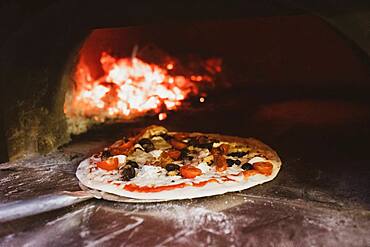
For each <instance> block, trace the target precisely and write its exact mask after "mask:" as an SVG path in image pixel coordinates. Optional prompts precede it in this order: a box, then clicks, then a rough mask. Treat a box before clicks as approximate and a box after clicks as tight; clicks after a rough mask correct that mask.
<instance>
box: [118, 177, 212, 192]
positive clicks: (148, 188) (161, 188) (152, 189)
mask: <svg viewBox="0 0 370 247" xmlns="http://www.w3.org/2000/svg"><path fill="white" fill-rule="evenodd" d="M211 182H217V180H216V179H214V178H211V179H209V180H206V181H202V182H198V183H195V182H193V183H192V184H187V183H180V184H173V185H163V186H155V187H151V186H139V185H136V184H126V185H125V186H124V187H123V189H125V190H128V191H131V192H160V191H165V190H173V189H178V188H184V187H186V186H194V187H203V186H204V185H206V184H208V183H211Z"/></svg>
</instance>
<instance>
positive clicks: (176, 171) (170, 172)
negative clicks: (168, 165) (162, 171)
mask: <svg viewBox="0 0 370 247" xmlns="http://www.w3.org/2000/svg"><path fill="white" fill-rule="evenodd" d="M177 175H179V170H174V171H169V172H167V176H177ZM172 181H173V182H175V181H174V180H172Z"/></svg>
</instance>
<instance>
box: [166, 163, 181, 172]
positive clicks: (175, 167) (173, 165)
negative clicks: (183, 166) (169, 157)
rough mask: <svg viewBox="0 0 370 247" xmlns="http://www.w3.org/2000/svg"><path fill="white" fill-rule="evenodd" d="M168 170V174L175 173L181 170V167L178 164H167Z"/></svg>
mask: <svg viewBox="0 0 370 247" xmlns="http://www.w3.org/2000/svg"><path fill="white" fill-rule="evenodd" d="M166 170H167V171H168V172H170V171H175V170H180V166H179V165H176V164H167V165H166Z"/></svg>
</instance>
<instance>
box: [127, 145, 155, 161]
mask: <svg viewBox="0 0 370 247" xmlns="http://www.w3.org/2000/svg"><path fill="white" fill-rule="evenodd" d="M128 158H129V159H130V160H133V161H135V162H136V163H138V164H139V165H144V164H146V163H150V162H154V160H155V157H153V155H151V154H150V153H146V152H144V151H142V150H140V149H136V150H135V151H134V152H133V153H131V154H130V155H129V156H128Z"/></svg>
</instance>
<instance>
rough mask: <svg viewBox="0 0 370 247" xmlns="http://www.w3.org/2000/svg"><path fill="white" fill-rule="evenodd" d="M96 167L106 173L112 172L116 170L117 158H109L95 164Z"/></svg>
mask: <svg viewBox="0 0 370 247" xmlns="http://www.w3.org/2000/svg"><path fill="white" fill-rule="evenodd" d="M96 165H97V167H99V168H101V169H104V170H106V171H112V170H115V169H117V168H118V158H109V159H107V160H103V161H100V162H98V163H96Z"/></svg>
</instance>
